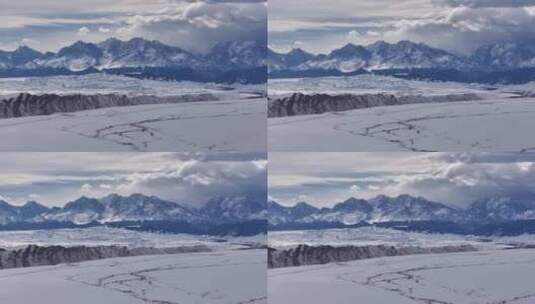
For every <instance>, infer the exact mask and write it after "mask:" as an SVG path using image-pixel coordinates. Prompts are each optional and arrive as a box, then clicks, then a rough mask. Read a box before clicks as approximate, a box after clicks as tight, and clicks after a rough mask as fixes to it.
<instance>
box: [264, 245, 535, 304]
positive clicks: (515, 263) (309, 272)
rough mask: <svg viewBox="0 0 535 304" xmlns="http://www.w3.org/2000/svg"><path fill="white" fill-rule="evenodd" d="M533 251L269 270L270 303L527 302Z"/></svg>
mask: <svg viewBox="0 0 535 304" xmlns="http://www.w3.org/2000/svg"><path fill="white" fill-rule="evenodd" d="M533 253H534V252H533V250H500V251H486V252H470V253H448V254H433V255H423V256H422V255H419V256H406V257H390V258H378V259H370V260H361V261H355V262H348V263H338V264H329V265H322V266H305V267H293V268H284V269H274V270H269V272H268V286H269V290H268V296H269V299H270V303H272V304H282V303H308V304H315V303H340V304H345V303H348V304H349V303H355V300H356V299H358V302H361V303H367V304H375V303H377V304H380V303H401V304H405V303H407V304H408V303H412V304H418V303H423V304H464V303H466V304H468V303H470V304H479V303H481V304H491V303H492V304H496V303H502V304H527V303H533V302H534V301H535V291H534V290H533V286H532V285H533V284H532V283H533V282H532V280H531V279H530V278H532V274H533V272H534V271H535V257H534V256H533Z"/></svg>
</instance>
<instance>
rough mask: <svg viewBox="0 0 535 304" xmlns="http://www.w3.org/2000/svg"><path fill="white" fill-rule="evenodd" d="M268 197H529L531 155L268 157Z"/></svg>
mask: <svg viewBox="0 0 535 304" xmlns="http://www.w3.org/2000/svg"><path fill="white" fill-rule="evenodd" d="M269 194H270V196H272V197H273V198H275V199H278V200H280V201H282V202H283V203H286V204H294V203H296V202H298V201H300V200H303V199H305V200H307V201H308V202H310V203H313V204H315V205H317V206H332V205H334V204H336V203H337V202H340V201H343V200H345V199H347V198H348V197H351V196H355V197H362V198H371V197H374V196H376V195H379V194H386V195H390V196H397V195H401V194H410V195H413V196H422V197H425V198H427V199H430V200H435V201H438V202H442V203H445V204H448V205H451V206H455V207H461V208H463V207H467V206H468V205H469V204H471V203H473V202H474V201H476V200H479V199H484V198H489V197H510V198H518V199H524V198H533V197H534V195H535V154H533V153H528V154H514V153H511V154H496V153H483V154H459V153H412V154H411V153H409V154H406V153H379V154H377V153H373V154H370V153H305V154H301V153H298V154H294V155H289V154H287V153H276V155H274V156H273V157H272V156H271V155H270V173H269Z"/></svg>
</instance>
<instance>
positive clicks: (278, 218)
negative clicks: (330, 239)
mask: <svg viewBox="0 0 535 304" xmlns="http://www.w3.org/2000/svg"><path fill="white" fill-rule="evenodd" d="M268 215H269V216H268V221H269V223H270V224H271V225H282V224H289V223H301V224H311V223H312V224H313V223H321V222H323V223H325V222H327V223H341V224H345V225H354V224H358V223H361V222H367V223H381V222H404V221H407V222H410V221H439V222H480V223H487V222H488V223H492V222H506V221H513V220H529V219H535V202H533V201H530V200H516V199H512V198H508V197H494V198H488V199H482V200H479V201H476V202H474V203H473V204H471V205H470V206H469V207H468V208H466V209H460V208H453V207H449V206H446V205H444V204H441V203H438V202H433V201H429V200H427V199H425V198H422V197H413V196H410V195H400V196H398V197H389V196H385V195H380V196H377V197H375V198H372V199H369V200H364V199H357V198H349V199H347V200H345V201H344V202H340V203H337V204H335V205H334V206H333V207H332V208H316V207H314V206H311V205H309V204H307V203H304V202H301V203H298V204H296V205H294V206H292V207H286V206H282V205H280V204H279V203H277V202H275V201H272V200H270V201H268Z"/></svg>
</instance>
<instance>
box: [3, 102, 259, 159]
mask: <svg viewBox="0 0 535 304" xmlns="http://www.w3.org/2000/svg"><path fill="white" fill-rule="evenodd" d="M0 134H2V141H1V142H0V151H19V152H22V151H33V152H36V151H44V152H46V151H65V152H71V151H85V152H87V151H92V152H99V151H196V152H202V151H214V152H218V151H225V152H231V151H263V150H265V148H266V136H267V134H266V101H265V99H234V100H224V101H213V102H193V103H180V104H154V105H138V106H127V107H113V108H106V109H97V110H87V111H80V112H75V113H57V114H53V115H48V116H33V117H21V118H10V119H1V120H0Z"/></svg>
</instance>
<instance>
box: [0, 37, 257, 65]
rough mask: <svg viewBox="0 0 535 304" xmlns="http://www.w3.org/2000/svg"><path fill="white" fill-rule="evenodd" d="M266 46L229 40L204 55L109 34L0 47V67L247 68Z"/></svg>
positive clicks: (154, 42) (141, 39) (254, 61)
mask: <svg viewBox="0 0 535 304" xmlns="http://www.w3.org/2000/svg"><path fill="white" fill-rule="evenodd" d="M265 53H266V47H265V45H264V44H263V43H261V42H259V41H229V42H223V43H219V44H217V45H215V46H214V47H213V49H212V50H211V51H210V52H209V53H208V54H206V55H204V54H196V53H192V52H188V51H186V50H184V49H181V48H179V47H175V46H169V45H166V44H163V43H161V42H159V41H156V40H152V41H149V40H145V39H143V38H132V39H130V40H128V41H122V40H119V39H116V38H109V39H107V40H105V41H103V42H100V43H88V42H83V41H78V42H76V43H74V44H72V45H69V46H66V47H64V48H62V49H60V50H59V51H58V52H57V53H53V52H47V53H45V54H42V53H40V52H38V51H35V50H33V49H31V48H29V47H27V46H21V47H19V48H18V49H16V50H15V51H12V52H7V51H0V69H4V70H5V69H17V70H34V69H40V68H41V69H42V68H53V69H67V70H69V71H72V72H79V71H84V70H88V69H96V70H106V69H124V68H147V67H152V68H155V67H162V68H164V67H165V68H169V67H174V68H191V69H201V70H214V69H215V70H222V71H229V70H233V69H250V68H257V67H262V66H265V65H266V61H265V57H266V56H265Z"/></svg>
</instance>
